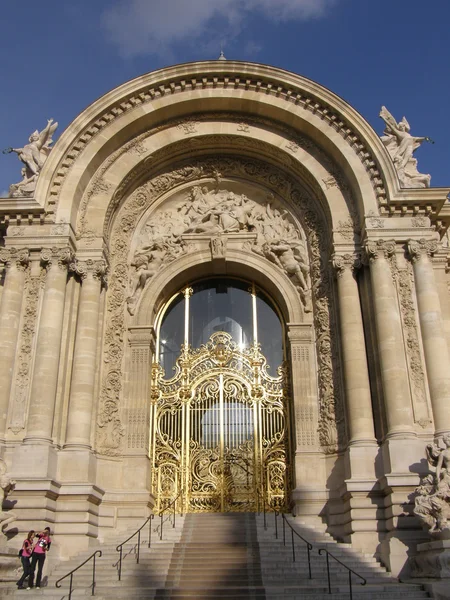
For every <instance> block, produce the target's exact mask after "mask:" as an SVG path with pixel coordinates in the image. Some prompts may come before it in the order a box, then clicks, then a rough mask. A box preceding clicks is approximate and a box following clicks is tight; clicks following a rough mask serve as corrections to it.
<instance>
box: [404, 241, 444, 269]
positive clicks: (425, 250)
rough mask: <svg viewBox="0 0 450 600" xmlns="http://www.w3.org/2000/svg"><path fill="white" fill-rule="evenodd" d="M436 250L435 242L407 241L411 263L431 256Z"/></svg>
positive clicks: (436, 244)
mask: <svg viewBox="0 0 450 600" xmlns="http://www.w3.org/2000/svg"><path fill="white" fill-rule="evenodd" d="M437 249H438V243H437V241H436V240H425V239H421V240H409V241H408V253H409V256H410V258H411V261H412V262H413V263H415V262H417V261H419V260H420V259H421V258H422V257H423V256H425V255H426V256H432V255H433V254H434V253H435V252H436V251H437Z"/></svg>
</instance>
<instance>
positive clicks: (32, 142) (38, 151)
mask: <svg viewBox="0 0 450 600" xmlns="http://www.w3.org/2000/svg"><path fill="white" fill-rule="evenodd" d="M57 127H58V123H53V119H50V120H49V121H47V127H46V128H45V129H43V130H42V131H41V132H39V131H38V130H37V129H36V131H34V132H33V133H32V134H31V135H30V137H29V138H28V142H29V143H28V144H25V146H24V147H23V148H7V149H6V150H3V153H4V154H10V153H11V152H15V153H16V154H17V155H18V157H19V159H20V160H21V161H22V162H23V164H24V167H23V168H22V181H19V183H13V184H12V185H11V186H10V188H9V196H10V198H18V197H23V196H32V195H33V193H34V190H35V188H36V182H37V178H38V175H39V173H40V172H41V171H42V167H43V166H44V163H45V161H46V160H47V158H48V155H49V154H50V151H51V145H52V143H53V139H52V138H53V134H54V132H55V130H56V128H57Z"/></svg>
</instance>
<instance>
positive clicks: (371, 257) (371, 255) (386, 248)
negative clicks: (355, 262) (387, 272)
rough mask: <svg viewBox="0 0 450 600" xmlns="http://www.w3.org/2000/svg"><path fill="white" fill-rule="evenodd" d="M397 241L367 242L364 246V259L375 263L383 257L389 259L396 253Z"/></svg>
mask: <svg viewBox="0 0 450 600" xmlns="http://www.w3.org/2000/svg"><path fill="white" fill-rule="evenodd" d="M395 248H396V244H395V240H367V241H366V243H365V244H364V259H365V261H366V262H369V263H373V262H375V261H376V260H377V259H378V258H380V257H381V256H382V257H384V258H386V259H388V258H390V257H391V256H392V255H393V254H394V253H395Z"/></svg>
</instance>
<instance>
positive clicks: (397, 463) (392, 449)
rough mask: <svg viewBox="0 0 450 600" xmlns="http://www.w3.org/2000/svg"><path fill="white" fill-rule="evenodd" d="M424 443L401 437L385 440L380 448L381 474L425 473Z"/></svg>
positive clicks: (421, 440) (417, 439)
mask: <svg viewBox="0 0 450 600" xmlns="http://www.w3.org/2000/svg"><path fill="white" fill-rule="evenodd" d="M425 446H426V441H425V440H423V439H421V438H417V437H403V436H401V435H399V436H396V437H391V438H388V439H386V440H385V441H384V442H383V444H382V446H381V455H382V458H383V473H394V474H396V473H398V474H403V473H421V474H422V473H426V471H427V466H426V462H425V461H424V458H425Z"/></svg>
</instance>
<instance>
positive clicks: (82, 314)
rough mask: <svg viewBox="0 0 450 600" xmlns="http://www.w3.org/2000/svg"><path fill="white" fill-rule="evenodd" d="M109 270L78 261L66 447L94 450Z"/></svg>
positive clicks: (98, 262)
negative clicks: (102, 314)
mask: <svg viewBox="0 0 450 600" xmlns="http://www.w3.org/2000/svg"><path fill="white" fill-rule="evenodd" d="M106 269H107V267H106V262H105V261H104V260H100V261H92V260H87V261H85V262H77V263H76V267H75V270H76V272H77V273H78V274H79V275H80V277H81V279H82V283H81V292H80V302H79V310H78V315H79V316H78V323H77V333H76V339H75V352H74V358H73V371H72V373H73V374H72V381H71V386H70V398H69V413H68V419H67V432H66V443H65V445H64V448H79V449H90V447H91V427H92V420H93V415H92V407H93V406H94V386H95V374H96V367H97V363H96V355H97V334H98V318H99V310H100V291H101V285H102V279H103V277H104V275H105V274H106Z"/></svg>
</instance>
